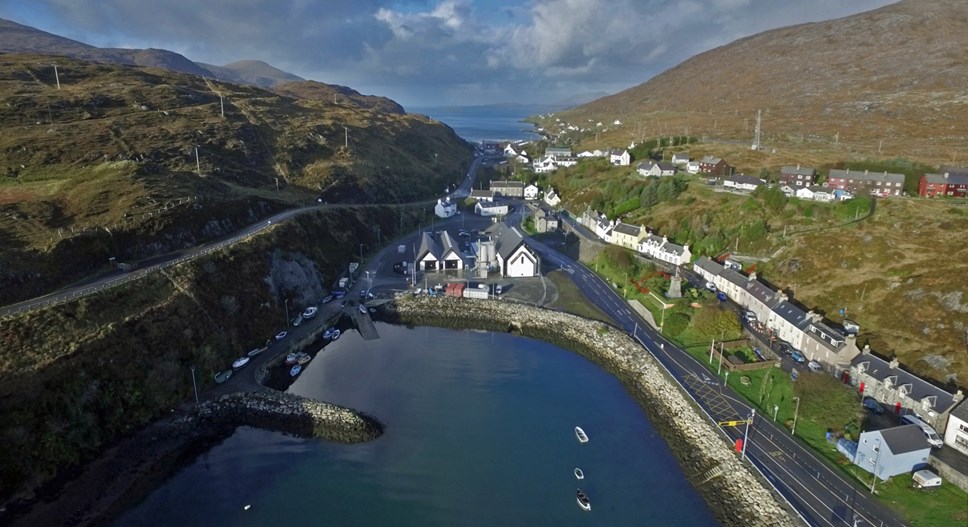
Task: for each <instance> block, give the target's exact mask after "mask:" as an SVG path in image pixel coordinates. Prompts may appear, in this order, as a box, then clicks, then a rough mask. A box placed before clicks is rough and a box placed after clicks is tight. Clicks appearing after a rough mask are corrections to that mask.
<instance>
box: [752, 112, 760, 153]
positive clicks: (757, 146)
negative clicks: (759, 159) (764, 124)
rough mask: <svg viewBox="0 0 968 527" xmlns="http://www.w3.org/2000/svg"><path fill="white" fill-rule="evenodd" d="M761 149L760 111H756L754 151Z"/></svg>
mask: <svg viewBox="0 0 968 527" xmlns="http://www.w3.org/2000/svg"><path fill="white" fill-rule="evenodd" d="M759 149H760V110H756V128H755V130H754V132H753V150H759Z"/></svg>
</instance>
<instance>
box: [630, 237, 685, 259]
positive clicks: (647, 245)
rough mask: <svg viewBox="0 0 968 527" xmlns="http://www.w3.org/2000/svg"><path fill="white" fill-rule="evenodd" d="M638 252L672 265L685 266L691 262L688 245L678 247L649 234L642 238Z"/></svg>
mask: <svg viewBox="0 0 968 527" xmlns="http://www.w3.org/2000/svg"><path fill="white" fill-rule="evenodd" d="M638 251H639V252H640V253H642V254H644V255H646V256H648V257H650V258H654V259H656V260H659V261H661V262H667V263H670V264H672V265H685V264H687V263H689V261H690V260H692V253H691V252H689V246H688V245H679V244H676V243H672V242H670V241H669V238H667V237H665V236H657V235H655V234H649V235H648V236H645V237H644V238H642V240H641V241H640V242H639V245H638Z"/></svg>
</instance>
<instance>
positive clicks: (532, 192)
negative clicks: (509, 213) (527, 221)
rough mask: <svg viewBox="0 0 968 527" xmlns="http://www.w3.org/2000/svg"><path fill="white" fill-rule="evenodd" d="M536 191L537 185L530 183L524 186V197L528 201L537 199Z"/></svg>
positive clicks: (538, 190) (537, 190)
mask: <svg viewBox="0 0 968 527" xmlns="http://www.w3.org/2000/svg"><path fill="white" fill-rule="evenodd" d="M538 192H540V189H538V186H537V185H535V184H534V183H531V184H530V185H528V186H526V187H524V199H526V200H529V201H533V200H535V199H538Z"/></svg>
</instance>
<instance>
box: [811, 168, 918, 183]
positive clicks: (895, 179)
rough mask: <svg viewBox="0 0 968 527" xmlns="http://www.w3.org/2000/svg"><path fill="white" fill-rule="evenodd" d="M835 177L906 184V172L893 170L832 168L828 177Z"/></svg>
mask: <svg viewBox="0 0 968 527" xmlns="http://www.w3.org/2000/svg"><path fill="white" fill-rule="evenodd" d="M833 178H842V179H848V180H849V179H853V180H855V181H887V182H889V183H901V184H902V185H903V184H904V174H895V173H893V172H866V171H865V172H861V171H859V170H853V171H851V170H850V169H847V170H838V169H836V168H831V169H830V174H829V177H828V179H833Z"/></svg>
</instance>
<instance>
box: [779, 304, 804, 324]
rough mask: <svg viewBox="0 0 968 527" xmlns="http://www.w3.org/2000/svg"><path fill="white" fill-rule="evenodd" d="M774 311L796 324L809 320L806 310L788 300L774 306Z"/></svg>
mask: <svg viewBox="0 0 968 527" xmlns="http://www.w3.org/2000/svg"><path fill="white" fill-rule="evenodd" d="M773 312H774V313H776V314H777V315H778V316H779V317H780V318H782V319H783V320H786V321H787V322H789V323H791V324H793V325H794V326H800V325H801V324H804V323H805V322H806V321H807V314H806V312H804V311H803V310H802V309H800V308H799V307H797V306H795V305H793V304H791V303H790V302H787V301H786V300H784V301H783V302H780V303H778V304H777V305H775V306H773Z"/></svg>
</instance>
